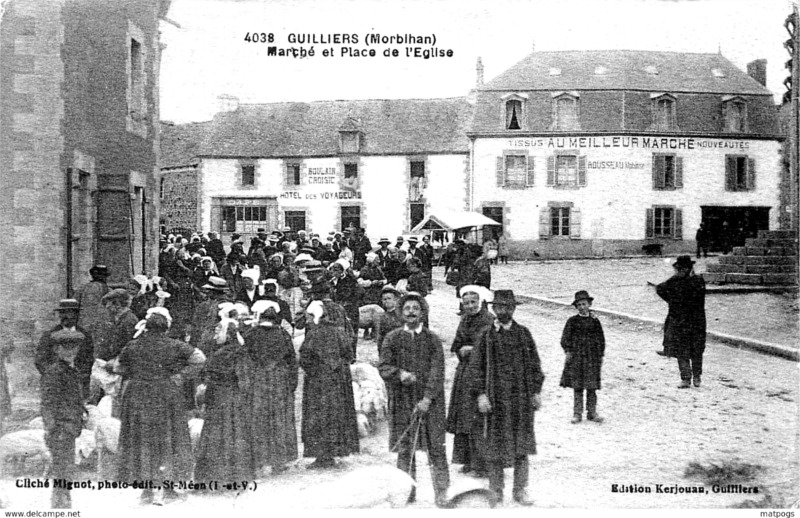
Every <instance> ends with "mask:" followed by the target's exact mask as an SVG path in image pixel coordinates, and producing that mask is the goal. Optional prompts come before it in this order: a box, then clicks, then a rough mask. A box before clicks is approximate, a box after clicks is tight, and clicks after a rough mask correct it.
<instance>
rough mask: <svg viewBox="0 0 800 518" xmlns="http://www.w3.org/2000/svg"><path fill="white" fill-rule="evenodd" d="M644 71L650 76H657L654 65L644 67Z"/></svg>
mask: <svg viewBox="0 0 800 518" xmlns="http://www.w3.org/2000/svg"><path fill="white" fill-rule="evenodd" d="M644 71H645V72H647V73H648V74H650V75H651V76H657V75H658V69H657V68H656V67H655V65H647V66H646V67H644Z"/></svg>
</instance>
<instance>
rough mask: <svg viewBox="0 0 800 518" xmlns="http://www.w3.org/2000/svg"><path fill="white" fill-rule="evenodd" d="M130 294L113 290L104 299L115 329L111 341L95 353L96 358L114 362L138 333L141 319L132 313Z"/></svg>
mask: <svg viewBox="0 0 800 518" xmlns="http://www.w3.org/2000/svg"><path fill="white" fill-rule="evenodd" d="M132 299H133V298H132V297H131V295H130V293H128V292H127V291H126V290H123V289H121V288H118V289H115V290H111V291H110V292H108V293H107V294H106V295H105V296H104V297H103V304H104V305H105V307H106V309H107V310H108V312H109V314H110V315H111V317H112V319H113V320H112V325H113V328H112V330H111V332H110V334H109V339H108V340H106V341H105V342H103V343H102V344H100V345H101V347H98V348H97V350H96V351H95V356H96V357H97V358H100V359H101V360H105V361H108V360H113V359H114V358H116V357H117V356H118V355H119V353H120V352H122V349H123V348H124V347H125V346H126V345H128V342H130V341H131V340H133V335H134V334H135V333H136V324H138V323H139V319H138V318H137V317H136V315H134V314H133V311H131V300H132Z"/></svg>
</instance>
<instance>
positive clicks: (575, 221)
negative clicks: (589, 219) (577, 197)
mask: <svg viewBox="0 0 800 518" xmlns="http://www.w3.org/2000/svg"><path fill="white" fill-rule="evenodd" d="M569 238H570V239H580V238H581V209H576V208H574V207H573V208H571V209H569Z"/></svg>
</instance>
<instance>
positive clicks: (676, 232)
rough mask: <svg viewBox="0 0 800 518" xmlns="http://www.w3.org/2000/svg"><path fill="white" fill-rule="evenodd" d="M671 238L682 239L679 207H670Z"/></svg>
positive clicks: (681, 214)
mask: <svg viewBox="0 0 800 518" xmlns="http://www.w3.org/2000/svg"><path fill="white" fill-rule="evenodd" d="M672 212H673V218H672V222H673V223H672V224H673V228H672V239H678V240H680V239H683V211H682V210H681V209H672Z"/></svg>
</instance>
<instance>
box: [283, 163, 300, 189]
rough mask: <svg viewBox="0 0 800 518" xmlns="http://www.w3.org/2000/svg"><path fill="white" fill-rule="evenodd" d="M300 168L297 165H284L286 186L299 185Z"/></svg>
mask: <svg viewBox="0 0 800 518" xmlns="http://www.w3.org/2000/svg"><path fill="white" fill-rule="evenodd" d="M300 171H301V166H300V164H299V163H296V162H295V163H289V164H286V185H287V186H296V185H300V183H301V176H300Z"/></svg>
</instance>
